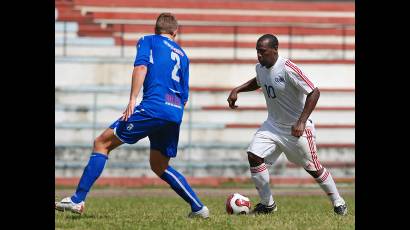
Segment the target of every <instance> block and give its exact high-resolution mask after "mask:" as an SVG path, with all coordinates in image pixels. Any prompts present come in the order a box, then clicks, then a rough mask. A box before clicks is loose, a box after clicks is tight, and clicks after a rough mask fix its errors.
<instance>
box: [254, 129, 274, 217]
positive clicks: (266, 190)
mask: <svg viewBox="0 0 410 230" xmlns="http://www.w3.org/2000/svg"><path fill="white" fill-rule="evenodd" d="M280 154H281V150H280V148H279V147H278V146H277V145H276V144H275V142H274V140H273V139H272V138H271V137H269V136H268V135H263V134H261V133H260V132H259V131H258V132H256V133H255V135H254V137H253V140H252V142H251V144H250V146H249V148H248V161H249V166H250V171H251V179H252V181H253V183H254V184H255V187H256V190H257V191H258V194H259V197H260V199H261V201H260V203H259V204H257V205H256V206H255V208H254V210H252V213H255V214H261V213H270V212H272V211H276V210H277V207H276V203H275V201H274V199H273V196H272V192H271V189H270V186H269V181H270V176H269V170H268V165H267V164H266V163H267V159H269V164H270V165H271V164H273V163H274V162H275V161H276V160H277V158H278V157H279V156H280Z"/></svg>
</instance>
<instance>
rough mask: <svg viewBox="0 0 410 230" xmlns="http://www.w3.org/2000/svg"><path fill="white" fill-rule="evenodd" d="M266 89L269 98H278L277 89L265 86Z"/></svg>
mask: <svg viewBox="0 0 410 230" xmlns="http://www.w3.org/2000/svg"><path fill="white" fill-rule="evenodd" d="M265 89H266V93H267V94H268V97H269V98H276V94H275V89H274V88H273V86H270V85H265Z"/></svg>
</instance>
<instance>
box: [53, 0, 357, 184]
mask: <svg viewBox="0 0 410 230" xmlns="http://www.w3.org/2000/svg"><path fill="white" fill-rule="evenodd" d="M170 6H172V7H173V8H170ZM56 9H57V10H58V13H57V19H56V49H55V51H56V52H55V53H56V125H55V127H56V140H55V142H56V176H61V177H70V176H79V174H80V173H81V172H80V170H77V171H75V170H72V169H80V168H81V167H82V166H84V165H83V164H85V162H86V159H87V158H88V154H87V153H88V152H89V151H90V149H91V145H92V140H93V138H94V137H95V135H97V134H99V133H100V132H101V131H102V130H103V129H104V128H106V127H107V126H108V125H109V124H110V122H112V121H114V120H115V119H116V118H117V117H118V116H119V115H120V114H121V113H122V110H123V109H124V108H125V106H126V104H127V102H128V95H129V87H130V86H129V84H130V76H131V73H132V63H133V59H134V57H135V44H136V41H137V40H138V38H139V37H141V36H143V35H145V34H150V33H152V32H153V25H154V23H155V18H156V16H157V15H158V14H159V13H160V12H173V13H174V14H175V15H176V17H177V19H178V20H179V23H180V28H179V34H178V36H177V38H178V39H177V42H178V43H179V44H181V45H182V47H183V48H184V49H185V51H186V52H187V54H188V56H189V57H190V59H191V63H192V64H191V70H190V71H191V72H190V76H191V77H190V87H191V95H190V100H189V104H188V106H187V109H186V113H185V115H184V119H183V124H182V131H181V136H180V146H179V147H180V150H179V155H178V158H177V159H175V160H174V161H173V162H174V164H176V166H177V167H179V168H180V169H181V171H183V172H185V173H188V174H189V175H193V176H209V175H214V176H215V175H217V176H246V175H247V173H248V169H247V161H246V154H245V153H246V147H247V145H248V144H249V142H250V140H251V138H252V135H253V133H254V132H255V131H256V129H257V128H258V127H259V125H260V124H261V122H263V121H264V120H265V119H266V117H267V111H266V110H265V107H266V105H265V101H264V98H263V95H262V94H261V93H260V92H259V91H258V92H249V93H242V94H240V95H239V100H238V105H239V106H240V107H239V109H238V110H235V111H233V110H230V109H228V107H227V102H226V98H227V96H228V94H229V90H230V89H231V88H233V87H235V86H237V85H239V84H242V83H244V82H245V81H247V80H249V79H250V78H251V77H253V76H254V65H255V64H256V63H257V59H256V51H255V48H254V47H255V42H256V40H257V38H258V37H259V36H261V35H262V34H264V33H273V34H275V35H277V36H278V39H279V54H280V55H283V56H287V57H290V58H291V59H292V60H293V61H294V62H295V63H297V64H298V65H299V66H300V67H301V68H303V69H304V70H305V72H306V73H308V74H309V77H310V78H311V80H312V81H313V82H315V83H316V84H317V85H318V86H319V88H320V90H321V98H320V99H319V102H318V105H317V108H316V110H315V111H314V112H313V114H312V116H313V118H314V119H315V123H316V128H317V145H318V155H319V158H320V159H321V161H322V164H323V165H325V166H326V167H329V168H334V170H335V176H336V177H340V178H342V177H348V178H354V155H355V151H354V146H355V144H354V143H355V125H354V123H355V116H354V111H355V101H354V100H355V99H354V98H355V97H354V93H355V90H354V82H355V80H354V79H355V73H354V49H355V45H354V34H355V27H354V2H343V3H339V2H336V3H335V2H331V3H330V2H329V3H328V2H315V3H308V2H276V1H275V2H268V1H232V0H222V1H210V0H206V1H181V0H169V1H161V0H152V1H145V0H143V1H131V0H117V1H107V0H98V1H97V0H56ZM139 100H140V98H139ZM148 146H149V143H148V140H147V139H144V140H142V141H140V142H139V143H138V144H136V145H133V146H122V147H120V149H119V150H118V153H115V154H113V155H112V157H110V158H111V160H110V162H109V163H108V165H107V167H108V171H107V174H108V175H111V176H120V175H123V173H124V170H125V171H126V173H127V174H126V175H130V176H141V175H148V176H153V175H154V174H153V173H152V172H149V170H147V169H149V165H148V161H147V159H148V154H147V148H148ZM279 166H281V167H279ZM285 169H286V170H285ZM332 172H333V171H332ZM271 173H272V174H274V175H276V176H279V177H280V176H292V175H293V176H296V177H306V176H308V175H306V173H305V172H303V171H302V170H300V169H299V168H295V167H294V166H293V165H292V164H291V163H287V162H286V161H285V159H280V161H279V162H278V166H277V167H275V169H274V170H273V171H272V172H271Z"/></svg>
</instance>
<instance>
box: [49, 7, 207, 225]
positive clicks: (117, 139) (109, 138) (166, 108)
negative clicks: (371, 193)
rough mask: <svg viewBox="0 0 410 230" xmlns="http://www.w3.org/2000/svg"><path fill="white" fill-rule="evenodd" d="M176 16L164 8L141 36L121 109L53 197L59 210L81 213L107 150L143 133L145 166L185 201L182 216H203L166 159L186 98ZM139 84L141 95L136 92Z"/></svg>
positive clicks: (184, 60) (199, 204)
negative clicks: (64, 190)
mask: <svg viewBox="0 0 410 230" xmlns="http://www.w3.org/2000/svg"><path fill="white" fill-rule="evenodd" d="M177 29H178V22H177V20H176V19H175V17H174V16H173V15H172V14H170V13H162V14H160V15H159V16H158V18H157V21H156V25H155V34H154V35H148V36H144V37H142V38H141V39H140V40H139V41H138V44H137V56H136V58H135V62H134V70H133V73H132V86H131V93H130V100H129V103H128V106H127V108H126V110H125V111H124V113H123V115H122V116H121V117H120V118H119V119H118V120H117V121H115V122H114V123H113V124H112V125H111V126H110V127H109V128H107V129H106V130H105V131H104V132H103V133H102V134H101V135H100V136H98V137H97V138H96V139H95V141H94V147H93V152H92V154H91V156H90V159H89V162H88V164H87V166H86V167H85V169H84V172H83V174H82V176H81V179H80V181H79V183H78V186H77V189H76V191H75V193H74V194H73V195H72V196H71V197H66V198H64V199H63V200H62V201H60V202H56V203H55V208H56V209H57V210H59V211H65V210H68V211H72V212H74V213H79V214H81V213H83V211H84V201H85V199H86V196H87V193H88V192H89V190H90V188H91V186H92V185H93V184H94V182H95V181H96V180H97V178H98V177H99V176H100V175H101V173H102V171H103V169H104V166H105V163H106V161H107V160H108V154H109V152H110V151H111V150H113V149H115V148H116V147H118V146H120V145H122V144H123V143H127V144H134V143H136V142H137V141H138V140H140V139H142V138H145V137H147V136H148V138H149V140H150V165H151V169H152V170H153V171H154V172H155V174H156V175H158V176H159V177H160V178H161V179H163V180H164V181H166V182H167V183H168V184H169V185H170V186H171V188H172V189H173V190H174V191H175V192H176V193H177V194H178V195H179V196H180V197H182V198H183V199H184V200H185V201H186V202H188V203H189V204H190V206H191V211H192V212H191V213H190V214H189V215H188V217H202V218H208V217H209V210H208V208H207V207H206V206H204V205H203V204H202V202H201V201H200V200H199V198H198V197H197V195H196V194H195V192H194V191H193V190H192V188H191V186H190V185H189V184H188V182H187V181H186V180H185V178H184V176H183V175H182V174H180V173H179V172H178V171H176V170H175V169H174V168H172V167H171V166H170V165H169V160H170V158H172V157H176V154H177V147H178V137H179V129H180V124H181V121H182V115H183V112H184V106H185V104H186V102H187V100H188V92H189V87H188V81H189V59H188V57H187V55H186V53H185V52H184V51H183V50H182V48H181V47H180V46H179V45H178V44H177V43H175V42H174V39H175V36H176V33H177ZM142 85H143V86H144V87H143V98H142V101H141V103H140V104H139V105H137V106H136V97H137V95H138V94H139V92H140V89H141V87H142Z"/></svg>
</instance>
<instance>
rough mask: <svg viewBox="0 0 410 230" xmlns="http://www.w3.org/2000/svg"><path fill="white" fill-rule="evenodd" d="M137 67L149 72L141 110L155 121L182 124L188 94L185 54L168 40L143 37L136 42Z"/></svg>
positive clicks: (146, 77)
mask: <svg viewBox="0 0 410 230" xmlns="http://www.w3.org/2000/svg"><path fill="white" fill-rule="evenodd" d="M138 65H145V66H147V69H148V70H147V75H146V76H145V80H144V85H143V87H144V90H143V97H142V101H141V103H140V105H139V106H138V109H139V110H142V111H144V113H146V114H147V115H148V116H151V117H154V118H160V119H164V120H168V121H173V122H176V123H181V121H182V115H183V112H184V104H185V103H186V102H187V100H188V93H189V88H188V80H189V59H188V57H187V55H186V54H185V52H184V51H183V50H182V48H181V47H180V46H179V45H178V44H177V43H175V42H174V41H173V40H172V39H170V38H168V37H165V36H161V35H148V36H144V37H142V38H141V39H140V40H139V41H138V43H137V56H136V58H135V62H134V66H138Z"/></svg>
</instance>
